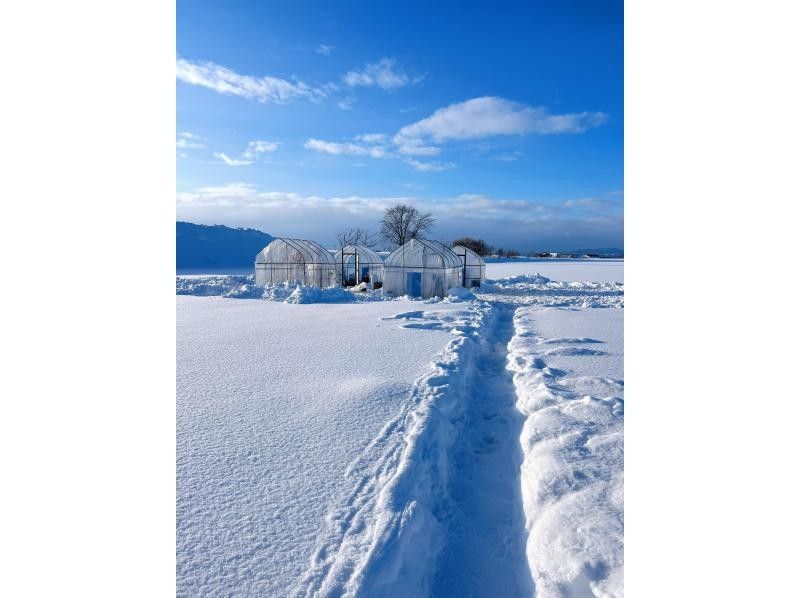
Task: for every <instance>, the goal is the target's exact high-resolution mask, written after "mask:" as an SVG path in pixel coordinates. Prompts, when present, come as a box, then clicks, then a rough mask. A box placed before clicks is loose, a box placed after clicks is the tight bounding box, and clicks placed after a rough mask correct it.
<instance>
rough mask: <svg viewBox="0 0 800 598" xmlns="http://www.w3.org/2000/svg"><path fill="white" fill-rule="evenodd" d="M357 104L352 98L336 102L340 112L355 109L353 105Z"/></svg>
mask: <svg viewBox="0 0 800 598" xmlns="http://www.w3.org/2000/svg"><path fill="white" fill-rule="evenodd" d="M355 103H356V99H355V98H354V97H352V96H349V97H346V98H342V99H341V100H339V101H338V102H336V107H337V108H338V109H339V110H350V109H351V108H352V107H353V104H355Z"/></svg>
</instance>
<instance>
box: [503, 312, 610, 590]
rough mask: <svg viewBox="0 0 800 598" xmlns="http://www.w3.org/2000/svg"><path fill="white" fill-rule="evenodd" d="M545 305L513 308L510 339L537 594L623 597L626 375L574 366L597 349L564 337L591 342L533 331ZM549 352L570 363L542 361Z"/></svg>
mask: <svg viewBox="0 0 800 598" xmlns="http://www.w3.org/2000/svg"><path fill="white" fill-rule="evenodd" d="M542 311H543V310H537V309H536V308H530V307H521V308H519V309H518V310H517V312H516V314H515V316H514V325H515V336H514V337H513V338H512V340H511V342H510V343H509V345H508V349H509V353H508V369H509V370H511V371H513V372H514V386H515V387H516V390H517V408H518V409H519V410H520V411H521V412H522V413H523V414H524V415H525V417H526V421H525V424H524V426H523V431H522V435H521V439H520V440H521V444H522V449H523V455H524V457H523V464H522V469H521V472H522V495H523V505H524V510H525V516H526V520H527V522H526V527H527V528H528V545H527V555H528V562H529V564H530V569H531V573H532V575H533V578H534V583H535V586H536V595H537V596H541V597H551V596H552V597H564V598H566V597H570V596H622V595H623V409H624V401H623V398H622V397H623V383H622V381H621V380H616V379H613V378H607V377H604V376H602V375H599V376H598V375H578V374H581V373H583V374H585V373H586V371H591V370H592V367H596V366H592V365H591V363H592V362H591V361H589V362H587V361H586V360H585V358H584V357H582V356H586V355H593V356H596V355H597V354H598V353H599V352H597V351H589V352H586V351H587V350H586V349H585V348H584V349H581V348H579V347H574V346H570V345H572V344H573V343H575V344H585V343H586V342H587V341H591V342H596V341H594V339H585V338H558V339H556V338H552V339H545V338H542V337H540V336H538V335H537V333H536V332H535V330H534V328H535V324H536V320H537V317H539V318H540V317H541V313H542ZM545 311H546V310H545ZM590 311H592V310H590ZM566 313H574V312H564V314H565V315H566ZM554 344H556V345H558V344H561V346H560V347H558V349H559V350H558V351H554V349H553V346H554ZM553 358H556V359H557V358H560V359H561V361H559V363H558V365H559V367H562V366H563V365H564V364H568V365H571V366H573V367H572V368H571V371H568V370H566V369H557V368H555V367H551V366H550V365H548V362H549V361H550V360H551V359H553ZM570 360H571V361H570ZM587 364H588V365H587ZM582 368H583V370H584V371H583V372H581V369H582ZM576 369H577V370H578V371H577V372H576V371H575V370H576ZM600 371H601V372H602V371H604V370H602V368H601V369H600Z"/></svg>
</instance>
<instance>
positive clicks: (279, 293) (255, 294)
mask: <svg viewBox="0 0 800 598" xmlns="http://www.w3.org/2000/svg"><path fill="white" fill-rule="evenodd" d="M175 294H176V295H194V296H199V297H226V298H229V299H264V300H266V301H279V302H283V303H354V302H357V301H359V302H360V301H383V296H382V294H381V292H380V291H365V292H359V293H352V292H350V291H348V290H346V289H343V288H341V287H331V288H327V289H321V288H319V287H311V286H305V285H300V284H296V283H278V284H270V285H267V286H266V287H258V286H256V285H255V277H254V276H253V275H249V276H235V275H227V276H192V277H182V276H177V277H176V281H175Z"/></svg>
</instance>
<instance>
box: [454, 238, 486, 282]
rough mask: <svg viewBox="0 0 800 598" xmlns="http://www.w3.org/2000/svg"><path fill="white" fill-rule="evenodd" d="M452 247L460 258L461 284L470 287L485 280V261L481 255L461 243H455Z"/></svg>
mask: <svg viewBox="0 0 800 598" xmlns="http://www.w3.org/2000/svg"><path fill="white" fill-rule="evenodd" d="M452 249H453V253H455V254H456V255H457V256H458V259H459V260H461V268H462V273H461V286H463V287H467V288H468V289H471V288H473V287H479V286H481V285H482V284H483V283H484V282H486V262H485V261H483V258H482V257H481V256H479V255H478V254H477V253H475V252H474V251H472V249H469V248H467V247H464V246H463V245H456V246H454V247H453V248H452Z"/></svg>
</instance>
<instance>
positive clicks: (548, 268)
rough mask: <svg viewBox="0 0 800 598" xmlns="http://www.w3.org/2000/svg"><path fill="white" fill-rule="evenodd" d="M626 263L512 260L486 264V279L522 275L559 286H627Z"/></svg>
mask: <svg viewBox="0 0 800 598" xmlns="http://www.w3.org/2000/svg"><path fill="white" fill-rule="evenodd" d="M623 266H624V260H621V259H619V260H618V259H550V258H544V259H540V260H530V259H514V258H510V259H507V260H505V261H503V262H489V263H488V264H486V277H487V278H495V279H497V278H507V277H509V276H520V275H522V274H541V275H542V276H546V277H547V278H551V279H552V280H557V281H560V282H580V281H585V280H591V281H592V282H619V283H624V282H625V278H624V276H623Z"/></svg>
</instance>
